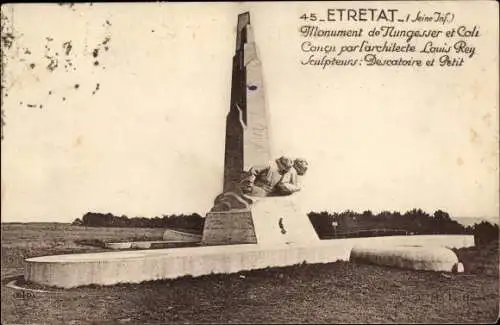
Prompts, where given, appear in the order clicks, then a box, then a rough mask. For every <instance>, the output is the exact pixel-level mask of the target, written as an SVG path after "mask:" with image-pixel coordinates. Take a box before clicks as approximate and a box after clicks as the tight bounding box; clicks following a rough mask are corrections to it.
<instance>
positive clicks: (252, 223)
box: [202, 195, 319, 245]
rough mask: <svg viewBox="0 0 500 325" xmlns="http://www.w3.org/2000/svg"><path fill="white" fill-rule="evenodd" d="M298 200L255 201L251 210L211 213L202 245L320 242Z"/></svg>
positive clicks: (208, 216) (206, 221) (284, 197)
mask: <svg viewBox="0 0 500 325" xmlns="http://www.w3.org/2000/svg"><path fill="white" fill-rule="evenodd" d="M295 199H296V197H295V196H293V195H291V196H282V197H266V198H252V200H253V203H252V204H251V205H250V207H249V208H248V209H241V210H230V211H222V212H209V213H208V214H207V217H206V219H205V227H204V229H203V239H202V244H204V245H228V244H257V243H258V244H263V245H268V244H283V245H284V244H289V243H304V244H305V243H314V242H317V241H318V240H319V238H318V236H317V234H316V231H315V230H314V228H313V226H312V225H311V222H310V221H309V218H308V217H307V215H306V214H305V213H303V212H302V211H301V210H300V209H299V208H298V206H297V204H296V203H295Z"/></svg>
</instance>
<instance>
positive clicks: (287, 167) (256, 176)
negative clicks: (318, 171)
mask: <svg viewBox="0 0 500 325" xmlns="http://www.w3.org/2000/svg"><path fill="white" fill-rule="evenodd" d="M306 171H307V162H306V161H305V160H303V159H296V160H295V161H292V160H291V159H290V158H288V157H284V156H282V157H280V158H278V159H276V160H275V161H273V162H271V163H269V164H267V165H262V166H253V167H252V168H250V170H249V171H248V173H247V176H246V177H245V178H244V179H243V182H242V192H243V193H244V194H247V195H250V196H261V197H263V196H280V195H290V194H292V193H295V192H297V191H300V186H299V184H298V177H297V175H304V174H305V172H306Z"/></svg>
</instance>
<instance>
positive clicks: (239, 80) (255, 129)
mask: <svg viewBox="0 0 500 325" xmlns="http://www.w3.org/2000/svg"><path fill="white" fill-rule="evenodd" d="M270 159H271V154H270V147H269V129H268V125H267V112H266V104H265V100H264V89H263V84H262V68H261V63H260V61H259V58H258V56H257V50H256V46H255V41H254V37H253V31H252V28H251V26H250V13H248V12H246V13H243V14H240V15H239V16H238V25H237V29H236V53H235V55H234V57H233V75H232V84H231V104H230V109H229V113H228V115H227V119H226V148H225V157H224V188H223V191H224V192H227V191H231V190H234V186H235V184H237V183H238V182H239V181H240V179H241V174H242V172H243V171H244V170H248V169H249V168H250V167H251V166H254V165H261V164H265V163H267V162H268V161H269V160H270Z"/></svg>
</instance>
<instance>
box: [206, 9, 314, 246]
mask: <svg viewBox="0 0 500 325" xmlns="http://www.w3.org/2000/svg"><path fill="white" fill-rule="evenodd" d="M269 143H270V141H269V127H268V115H267V109H266V103H265V99H264V87H263V83H262V67H261V63H260V60H259V58H258V56H257V50H256V46H255V41H254V37H253V32H252V28H251V26H250V14H249V13H248V12H246V13H243V14H240V15H238V25H237V29H236V53H235V55H234V57H233V75H232V81H231V104H230V108H229V113H228V115H227V119H226V148H225V156H224V187H223V191H222V193H221V194H220V195H219V196H217V197H216V198H215V202H214V207H213V208H212V209H211V211H210V212H208V213H207V216H206V219H205V226H204V229H203V237H202V244H204V245H226V244H257V243H259V244H271V245H276V244H285V243H290V242H298V241H304V240H312V241H316V240H319V239H318V237H317V235H316V234H315V232H314V229H313V228H312V225H311V224H310V222H309V220H308V218H307V216H306V215H304V214H302V213H301V211H299V210H298V209H297V207H296V205H295V204H294V201H293V200H294V198H293V197H292V196H290V197H272V198H271V197H270V198H262V199H257V198H249V197H248V196H245V195H242V193H241V192H239V190H238V187H239V185H240V181H241V179H242V174H243V173H244V172H245V171H248V170H249V169H250V167H252V166H258V165H264V164H268V163H269V162H270V160H271V153H270V144H269Z"/></svg>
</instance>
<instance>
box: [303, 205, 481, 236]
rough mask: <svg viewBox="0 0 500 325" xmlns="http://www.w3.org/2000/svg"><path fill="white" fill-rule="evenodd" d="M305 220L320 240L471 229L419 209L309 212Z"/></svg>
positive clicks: (448, 218) (438, 212) (442, 212)
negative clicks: (375, 212)
mask: <svg viewBox="0 0 500 325" xmlns="http://www.w3.org/2000/svg"><path fill="white" fill-rule="evenodd" d="M308 216H309V220H310V221H311V223H312V225H313V227H314V229H315V230H316V232H317V234H318V236H319V237H321V238H345V237H366V236H383V235H401V234H467V233H469V234H470V233H472V232H473V229H472V228H470V227H464V226H463V225H462V224H460V223H458V222H457V221H455V220H453V219H451V217H450V215H449V214H448V213H447V212H445V211H442V210H437V211H436V212H434V214H432V215H431V214H428V213H426V212H425V211H423V210H421V209H413V210H410V211H407V212H405V213H404V214H401V213H400V212H397V211H394V212H390V211H382V212H380V213H378V214H373V213H372V212H371V211H370V210H367V211H364V212H362V213H358V212H354V211H350V210H347V211H344V212H341V213H337V212H334V213H329V212H326V211H323V212H319V213H318V212H310V213H309V214H308Z"/></svg>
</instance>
